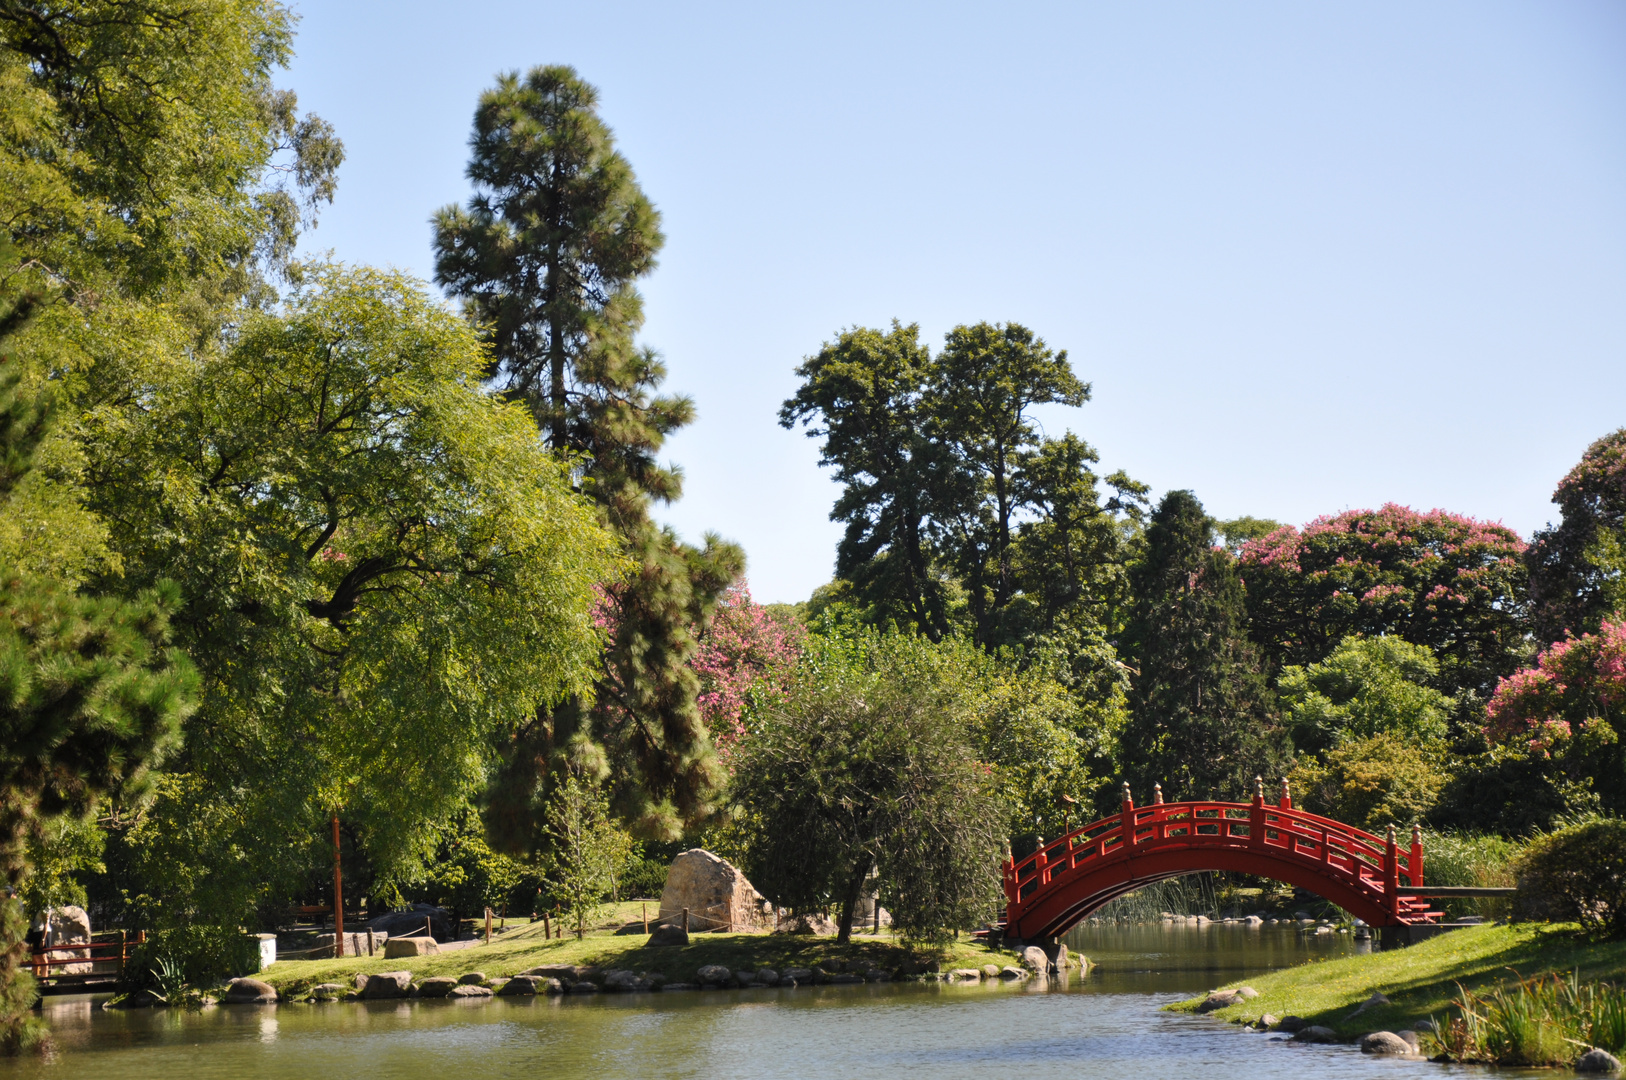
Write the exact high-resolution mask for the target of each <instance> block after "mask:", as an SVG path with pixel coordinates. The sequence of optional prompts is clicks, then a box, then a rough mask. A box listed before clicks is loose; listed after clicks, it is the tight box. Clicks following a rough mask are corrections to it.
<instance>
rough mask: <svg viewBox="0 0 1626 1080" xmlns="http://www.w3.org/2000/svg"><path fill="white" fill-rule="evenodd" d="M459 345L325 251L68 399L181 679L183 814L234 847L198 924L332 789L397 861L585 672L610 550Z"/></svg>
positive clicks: (411, 294)
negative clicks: (522, 727) (289, 279)
mask: <svg viewBox="0 0 1626 1080" xmlns="http://www.w3.org/2000/svg"><path fill="white" fill-rule="evenodd" d="M485 361H486V353H485V349H484V348H483V346H482V345H481V343H480V342H479V340H478V338H477V336H476V334H475V332H474V330H473V329H472V328H471V327H470V326H469V325H468V324H467V323H466V322H465V321H464V320H462V319H460V318H458V317H457V316H455V315H453V314H451V313H448V312H446V311H445V310H444V309H443V308H442V307H441V306H440V305H439V304H437V303H436V302H435V301H433V300H432V299H431V298H430V297H428V296H427V295H425V294H424V292H423V290H422V287H421V286H420V285H419V284H418V283H416V282H414V281H411V280H410V279H406V278H403V277H401V276H399V275H395V274H389V273H382V272H377V271H371V270H347V269H344V268H340V267H329V268H325V269H320V270H317V271H312V272H311V273H310V274H309V275H308V277H307V279H306V281H305V284H303V285H302V286H300V287H299V288H297V289H295V290H294V291H293V292H292V293H291V295H290V297H289V298H288V301H287V303H286V305H285V307H284V308H283V309H282V310H280V311H276V312H265V313H248V314H246V315H245V317H244V319H243V322H242V325H241V326H240V328H239V329H238V330H237V331H236V333H235V334H234V335H233V338H232V340H231V342H230V348H229V350H227V351H226V352H224V353H223V354H221V355H218V356H210V357H200V358H199V359H197V360H196V361H195V362H192V363H176V364H174V365H173V366H171V367H170V368H168V369H166V370H163V371H161V372H159V374H161V375H162V376H163V377H162V378H161V379H154V380H153V381H152V382H151V383H150V384H149V385H148V386H147V387H146V389H145V391H144V393H143V394H142V395H141V396H140V397H139V398H138V399H135V400H132V401H129V402H127V403H125V404H124V405H123V406H122V407H120V408H104V409H100V410H98V411H97V412H95V413H94V414H93V416H92V419H93V420H94V426H93V427H92V428H91V437H90V439H89V445H90V450H91V459H92V468H91V472H90V475H91V479H92V485H93V486H92V493H93V502H92V505H93V508H94V509H95V510H97V511H98V512H100V513H101V514H103V515H104V516H105V517H106V519H107V520H109V521H111V522H114V523H115V528H114V530H113V535H114V538H115V543H116V546H117V552H118V554H119V555H120V557H121V558H122V560H123V563H124V567H125V579H126V580H128V581H131V582H136V583H141V582H146V581H156V580H160V579H168V580H171V581H173V582H175V586H176V588H177V589H178V598H179V600H180V605H179V608H178V610H177V614H176V618H175V625H176V631H177V638H178V640H179V641H180V642H182V643H183V644H184V646H185V647H186V649H187V650H188V652H189V653H190V654H191V656H192V657H193V658H194V660H195V661H196V663H197V664H198V666H199V668H200V670H201V672H202V675H203V691H204V698H203V702H202V707H201V709H200V711H199V713H198V715H197V717H196V718H195V719H194V720H193V721H192V723H191V724H190V726H189V728H188V732H187V741H186V749H185V753H184V755H183V756H182V757H181V758H180V759H178V761H177V767H178V768H179V769H180V770H182V771H185V772H187V773H188V774H190V775H191V776H192V777H194V778H196V779H197V782H198V783H201V784H204V785H205V786H206V789H207V790H206V792H205V793H204V794H202V795H198V796H196V797H191V798H189V801H188V802H187V803H186V804H185V805H184V806H183V807H182V809H185V808H186V807H188V806H190V807H198V808H202V809H199V811H198V812H199V813H203V812H205V810H207V808H208V807H210V806H211V805H213V803H215V802H218V803H231V804H232V805H233V806H234V807H236V808H237V813H236V814H235V816H233V817H232V818H231V819H229V820H222V821H221V823H220V825H219V830H218V831H221V832H222V835H223V836H224V837H225V839H224V840H222V842H223V843H231V844H238V845H240V846H241V847H243V848H245V849H250V850H255V851H256V854H257V859H258V863H259V871H260V875H259V876H258V877H256V878H253V879H247V880H244V881H243V882H242V884H243V886H244V888H245V890H247V891H246V892H245V893H244V894H242V895H241V896H239V897H238V898H237V899H235V900H233V901H232V902H230V903H220V904H218V905H214V906H213V907H212V908H208V909H204V910H205V911H206V912H207V917H208V918H210V919H212V920H214V921H213V925H216V926H218V927H226V928H230V927H235V926H236V925H238V923H239V922H240V921H242V920H243V919H244V918H245V915H244V912H245V911H252V910H253V909H254V908H256V907H257V906H258V905H259V904H260V903H261V902H262V901H263V899H264V894H263V892H262V890H263V889H265V888H267V887H269V886H270V885H274V884H276V883H278V882H279V881H282V880H288V879H290V878H292V877H297V874H298V872H299V871H302V870H303V868H304V859H305V857H306V855H305V853H306V852H307V851H308V850H309V838H310V837H311V836H313V835H321V834H322V833H323V832H324V831H325V826H326V823H327V821H328V820H329V817H330V815H331V814H332V813H333V812H335V811H340V812H342V814H343V817H344V819H345V822H346V824H347V825H349V826H351V827H353V828H355V829H356V830H357V831H358V834H359V835H360V836H361V837H362V838H363V842H364V845H365V847H366V849H367V854H368V857H369V859H370V861H371V863H372V865H373V867H374V870H375V871H376V872H377V873H378V874H379V876H380V877H381V878H384V879H399V878H404V877H409V876H410V874H411V872H412V871H414V870H416V869H417V868H418V867H419V866H420V865H421V863H422V861H423V860H424V859H425V858H427V857H428V856H429V855H431V854H432V851H433V844H434V842H435V839H436V836H437V829H436V825H437V823H438V822H440V821H442V820H444V819H445V818H447V817H449V816H450V815H451V814H452V813H454V812H455V811H456V810H457V809H458V808H460V807H461V806H462V805H463V804H464V803H465V802H466V800H467V799H468V797H469V796H470V794H471V793H472V792H473V791H474V790H476V789H477V788H478V787H479V786H480V785H482V784H483V783H484V780H485V776H486V771H487V768H488V766H489V764H490V759H491V748H492V746H493V745H495V744H496V743H498V742H500V741H501V740H502V739H503V738H506V737H507V736H508V734H509V733H511V732H512V731H513V730H514V729H515V728H516V726H517V725H518V724H519V722H520V721H522V720H523V719H524V718H525V717H526V716H528V715H531V714H534V712H535V710H536V709H538V708H539V707H540V708H545V707H547V706H548V705H549V704H550V703H552V702H554V701H557V700H559V698H561V697H562V696H564V695H567V694H572V693H578V692H581V691H583V690H585V689H586V688H587V687H588V686H590V685H591V681H592V679H593V676H594V673H595V672H596V670H597V659H598V653H599V649H600V647H601V643H602V632H601V631H600V629H599V628H598V627H597V626H595V625H594V622H593V618H592V608H593V605H594V603H595V601H596V596H597V591H596V590H597V588H598V583H600V582H603V581H607V580H614V579H615V578H616V576H617V575H618V574H619V573H620V572H621V570H622V568H623V565H624V564H623V563H622V562H621V561H620V560H619V558H618V556H617V555H616V552H615V547H616V545H615V541H614V538H613V537H612V536H611V535H610V534H608V533H607V532H606V531H605V530H604V529H602V527H601V526H600V525H599V524H598V523H597V521H596V520H595V516H594V513H593V508H592V506H591V504H590V503H589V502H588V501H587V500H585V499H583V498H581V497H580V496H579V495H577V494H575V493H574V492H572V491H571V489H570V485H569V479H568V476H567V475H566V471H565V468H564V467H563V466H562V465H561V463H559V462H558V461H556V460H555V459H554V458H553V457H551V456H550V455H549V454H548V453H547V452H546V451H545V449H544V448H543V447H542V446H541V445H540V440H539V439H538V437H537V431H536V427H535V424H534V422H533V420H532V418H531V417H530V416H529V415H528V413H527V412H526V411H525V410H524V409H523V408H522V407H520V406H518V405H514V404H511V403H505V402H503V401H502V400H500V399H499V398H498V397H496V396H495V395H492V394H490V393H488V392H486V391H485V390H483V389H482V388H481V383H482V379H483V372H484V368H485ZM177 812H179V811H177ZM210 812H212V811H210Z"/></svg>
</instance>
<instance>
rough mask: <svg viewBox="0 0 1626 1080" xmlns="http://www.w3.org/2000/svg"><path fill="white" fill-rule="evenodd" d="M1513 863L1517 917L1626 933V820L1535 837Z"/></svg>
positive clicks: (1602, 933) (1611, 934) (1610, 934)
mask: <svg viewBox="0 0 1626 1080" xmlns="http://www.w3.org/2000/svg"><path fill="white" fill-rule="evenodd" d="M1513 869H1514V874H1515V876H1516V877H1517V879H1518V888H1519V892H1518V895H1517V896H1516V897H1515V898H1514V905H1515V909H1516V913H1517V915H1518V917H1520V918H1526V919H1550V920H1563V921H1574V922H1578V923H1580V924H1581V929H1582V930H1583V931H1584V932H1586V933H1587V934H1589V935H1591V936H1593V937H1599V938H1609V939H1618V938H1626V821H1621V820H1618V819H1613V818H1600V819H1596V820H1593V821H1586V822H1582V823H1581V824H1579V825H1571V826H1570V827H1569V828H1567V829H1560V830H1559V831H1557V832H1555V833H1550V834H1548V835H1546V836H1543V837H1540V838H1538V839H1536V840H1532V841H1531V842H1530V844H1529V846H1527V847H1526V848H1525V850H1524V852H1523V854H1521V855H1520V856H1519V858H1518V859H1517V860H1516V862H1515V863H1514V868H1513ZM1425 872H1426V871H1425Z"/></svg>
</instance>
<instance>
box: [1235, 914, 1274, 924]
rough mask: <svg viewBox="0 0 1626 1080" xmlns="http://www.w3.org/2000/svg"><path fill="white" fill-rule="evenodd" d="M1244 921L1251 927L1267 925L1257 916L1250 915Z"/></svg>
mask: <svg viewBox="0 0 1626 1080" xmlns="http://www.w3.org/2000/svg"><path fill="white" fill-rule="evenodd" d="M1242 921H1243V922H1245V923H1247V924H1248V925H1249V926H1263V925H1265V920H1263V919H1261V918H1260V917H1259V916H1257V915H1249V916H1248V917H1247V918H1246V919H1243V920H1242ZM1270 921H1271V922H1275V921H1276V920H1275V919H1272V920H1270Z"/></svg>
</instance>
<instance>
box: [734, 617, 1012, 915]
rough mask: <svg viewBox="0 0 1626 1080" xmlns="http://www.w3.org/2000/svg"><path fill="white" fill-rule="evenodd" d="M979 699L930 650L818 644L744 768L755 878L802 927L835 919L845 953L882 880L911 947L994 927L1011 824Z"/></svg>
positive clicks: (757, 729)
mask: <svg viewBox="0 0 1626 1080" xmlns="http://www.w3.org/2000/svg"><path fill="white" fill-rule="evenodd" d="M966 691H967V687H966V685H965V683H964V681H963V680H962V679H961V678H959V677H957V672H956V671H955V665H954V664H953V662H952V657H950V656H946V655H945V654H944V653H942V652H940V651H938V650H936V649H934V648H933V647H932V646H931V644H930V643H929V642H928V641H926V639H924V638H918V637H914V636H912V635H900V634H889V635H885V636H880V635H876V634H873V633H865V634H859V635H853V636H845V635H843V636H834V637H832V636H825V635H814V636H813V637H811V638H810V639H809V641H808V644H807V647H806V648H805V650H804V652H803V654H802V658H801V661H800V664H799V667H798V671H797V675H796V676H795V678H794V680H793V682H792V684H791V686H790V687H789V689H788V691H787V693H786V694H785V695H784V696H783V697H782V698H776V700H774V701H773V702H771V703H769V704H768V705H767V706H766V707H765V708H764V709H763V711H762V713H761V714H760V716H759V717H758V718H757V721H756V722H755V723H754V724H753V725H752V730H751V732H750V735H749V737H748V738H746V739H744V740H742V742H741V744H740V746H739V751H738V757H737V758H736V766H735V774H734V789H733V795H734V798H735V800H736V802H737V804H738V806H739V808H740V821H741V825H742V828H743V831H744V832H745V834H746V837H747V839H746V842H745V864H746V868H747V871H748V873H749V874H750V876H751V879H752V880H753V881H754V882H755V883H756V884H757V885H758V887H760V888H762V890H763V892H764V894H765V895H767V896H768V897H770V898H771V899H773V900H774V902H775V903H777V904H781V905H784V906H787V907H789V908H791V909H793V910H795V911H797V912H799V913H806V912H812V911H823V910H829V909H830V908H835V909H837V911H838V923H839V927H840V930H839V937H838V940H840V941H841V942H843V943H845V942H846V941H848V940H849V939H850V938H851V935H852V925H853V917H854V913H855V911H856V909H857V905H858V902H859V899H860V897H861V895H862V892H863V889H864V886H865V882H866V881H867V880H868V879H869V877H870V875H871V873H872V872H878V874H879V876H880V880H881V883H882V891H881V896H882V901H883V902H884V903H886V904H887V906H888V908H889V909H890V910H891V912H892V915H893V920H894V925H895V926H896V927H897V929H898V930H899V932H900V933H901V934H903V936H904V937H905V938H907V939H909V940H915V941H928V942H929V941H938V940H942V939H943V938H945V937H946V936H947V935H948V934H950V933H951V932H953V931H954V930H957V929H962V928H966V927H969V926H971V925H973V924H974V923H975V921H976V920H977V919H979V918H983V917H986V915H987V914H988V912H989V911H990V910H992V908H993V906H994V904H995V903H996V902H997V898H998V893H999V869H998V862H999V856H1000V853H1001V850H1002V847H1003V841H1004V825H1005V823H1006V821H1007V820H1008V818H1007V811H1006V809H1005V808H1004V807H1003V806H1002V805H1001V800H1000V793H999V789H998V786H997V784H996V783H995V781H994V775H993V769H992V768H991V767H990V766H988V765H985V764H983V763H981V762H980V761H979V760H978V755H977V749H976V737H975V733H974V731H973V724H972V714H973V710H974V706H975V701H974V700H973V698H972V696H971V695H970V694H968V693H967V692H966Z"/></svg>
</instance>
